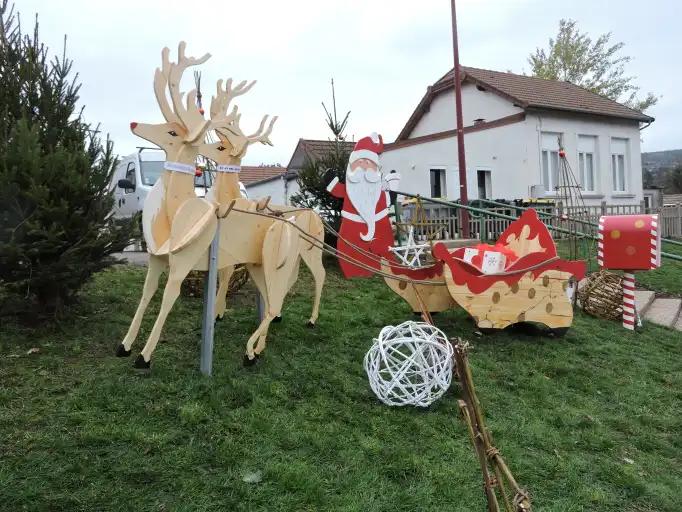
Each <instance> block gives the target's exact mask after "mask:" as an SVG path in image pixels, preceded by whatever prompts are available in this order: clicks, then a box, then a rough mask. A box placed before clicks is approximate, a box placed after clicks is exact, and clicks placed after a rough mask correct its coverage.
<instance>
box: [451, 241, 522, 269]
mask: <svg viewBox="0 0 682 512" xmlns="http://www.w3.org/2000/svg"><path fill="white" fill-rule="evenodd" d="M462 259H463V260H464V261H466V262H467V263H470V264H471V265H473V266H474V267H476V268H477V269H478V270H480V271H481V272H483V273H484V274H497V273H500V272H504V270H505V269H506V268H507V267H508V266H509V265H510V264H511V263H512V262H514V261H515V260H516V259H517V257H516V254H514V252H513V251H512V250H511V249H509V248H507V247H505V246H503V245H501V244H496V245H494V246H492V245H488V244H479V245H477V246H476V247H467V248H465V249H464V254H463V255H462Z"/></svg>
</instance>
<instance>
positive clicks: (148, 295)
mask: <svg viewBox="0 0 682 512" xmlns="http://www.w3.org/2000/svg"><path fill="white" fill-rule="evenodd" d="M166 267H167V263H166V260H165V258H160V257H158V256H154V255H151V254H150V255H149V266H148V268H147V277H146V278H145V280H144V287H143V289H142V298H141V299H140V303H139V305H138V306H137V311H135V316H134V317H133V321H132V322H131V323H130V327H129V328H128V332H127V333H126V335H125V338H123V341H122V342H121V344H120V345H119V346H118V348H117V349H116V356H117V357H127V356H129V355H130V348H131V347H132V345H133V342H134V341H135V338H137V334H138V332H139V331H140V324H141V323H142V318H143V317H144V313H145V311H146V310H147V306H149V301H151V300H152V297H154V294H155V293H156V290H157V289H158V287H159V277H160V276H161V274H162V272H163V271H164V270H165V269H166Z"/></svg>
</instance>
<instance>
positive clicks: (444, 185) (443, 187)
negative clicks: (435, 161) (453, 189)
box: [429, 165, 448, 199]
mask: <svg viewBox="0 0 682 512" xmlns="http://www.w3.org/2000/svg"><path fill="white" fill-rule="evenodd" d="M431 171H441V175H440V176H441V180H440V193H441V195H440V196H438V197H440V198H441V199H446V198H447V197H448V180H447V174H448V171H447V167H445V166H443V165H430V166H429V195H430V196H431V197H433V198H436V196H434V195H433V187H432V186H431ZM436 199H437V198H436Z"/></svg>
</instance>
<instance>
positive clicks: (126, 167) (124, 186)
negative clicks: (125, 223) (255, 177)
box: [113, 148, 248, 218]
mask: <svg viewBox="0 0 682 512" xmlns="http://www.w3.org/2000/svg"><path fill="white" fill-rule="evenodd" d="M164 157H165V155H164V152H163V151H161V150H155V149H151V150H149V149H144V148H143V149H140V150H139V151H138V152H137V153H133V154H131V155H128V156H126V157H123V158H121V160H120V161H119V163H118V166H117V167H116V170H115V171H114V178H113V184H114V187H115V188H114V217H118V218H126V217H132V216H133V215H135V214H136V213H137V212H141V211H142V208H144V200H145V199H146V197H147V194H148V193H149V191H150V190H151V189H152V187H153V186H154V183H156V180H157V179H158V178H159V176H161V173H162V172H163V163H164ZM212 183H213V174H212V173H211V172H204V173H202V175H201V176H196V177H195V178H194V191H195V192H196V194H197V196H198V197H204V196H205V195H206V191H207V190H208V189H209V188H210V186H211V184H212ZM239 188H240V190H241V192H242V195H243V196H244V197H248V196H247V195H246V188H245V187H244V185H242V183H241V182H240V183H239Z"/></svg>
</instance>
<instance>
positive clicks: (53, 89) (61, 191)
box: [0, 0, 134, 314]
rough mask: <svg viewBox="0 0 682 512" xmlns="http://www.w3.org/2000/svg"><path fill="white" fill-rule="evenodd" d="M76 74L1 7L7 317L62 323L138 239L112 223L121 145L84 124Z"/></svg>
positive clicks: (0, 151) (1, 256)
mask: <svg viewBox="0 0 682 512" xmlns="http://www.w3.org/2000/svg"><path fill="white" fill-rule="evenodd" d="M64 46H66V39H65V40H64ZM71 70H72V62H71V61H70V60H69V59H67V58H66V55H65V52H64V54H63V55H62V57H61V58H59V57H55V58H52V59H50V58H49V56H48V49H47V47H45V46H44V45H43V44H42V43H41V42H40V40H39V37H38V21H37V19H36V23H35V27H34V30H33V33H32V34H23V33H22V31H21V26H20V24H19V22H18V19H17V15H16V14H15V13H14V9H13V6H12V5H10V4H9V3H8V0H2V1H1V3H0V287H1V288H2V290H0V292H1V293H0V297H3V300H2V303H1V304H0V312H5V313H7V312H8V311H12V312H18V311H30V310H31V309H37V310H38V311H40V312H43V313H45V314H56V313H58V312H59V311H60V310H61V308H62V306H63V305H64V304H65V303H67V302H69V301H70V300H71V299H73V298H74V295H75V294H76V292H77V291H78V290H79V289H80V287H81V286H82V285H83V284H84V283H85V282H86V281H87V280H88V278H89V277H90V276H91V275H92V274H93V272H96V271H98V270H100V269H102V268H104V267H106V266H107V265H109V264H110V263H111V262H112V261H111V259H110V258H109V257H108V256H109V255H110V254H111V253H112V252H115V251H120V250H122V249H123V248H124V247H125V246H126V245H127V244H128V243H130V240H131V238H132V235H134V233H133V223H134V221H133V220H130V221H122V222H121V221H114V219H113V217H112V206H113V195H112V194H113V189H112V188H111V179H112V173H113V168H114V165H115V160H116V159H115V157H114V154H113V144H112V142H111V141H110V140H109V139H108V138H107V140H106V141H105V142H103V141H102V140H101V138H100V136H99V133H98V130H97V129H91V127H90V125H88V124H87V123H85V122H84V120H83V118H82V112H83V111H82V109H80V110H79V109H78V108H77V102H78V91H79V88H80V85H79V83H78V81H77V78H78V75H75V76H73V77H71V75H72V74H71Z"/></svg>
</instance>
